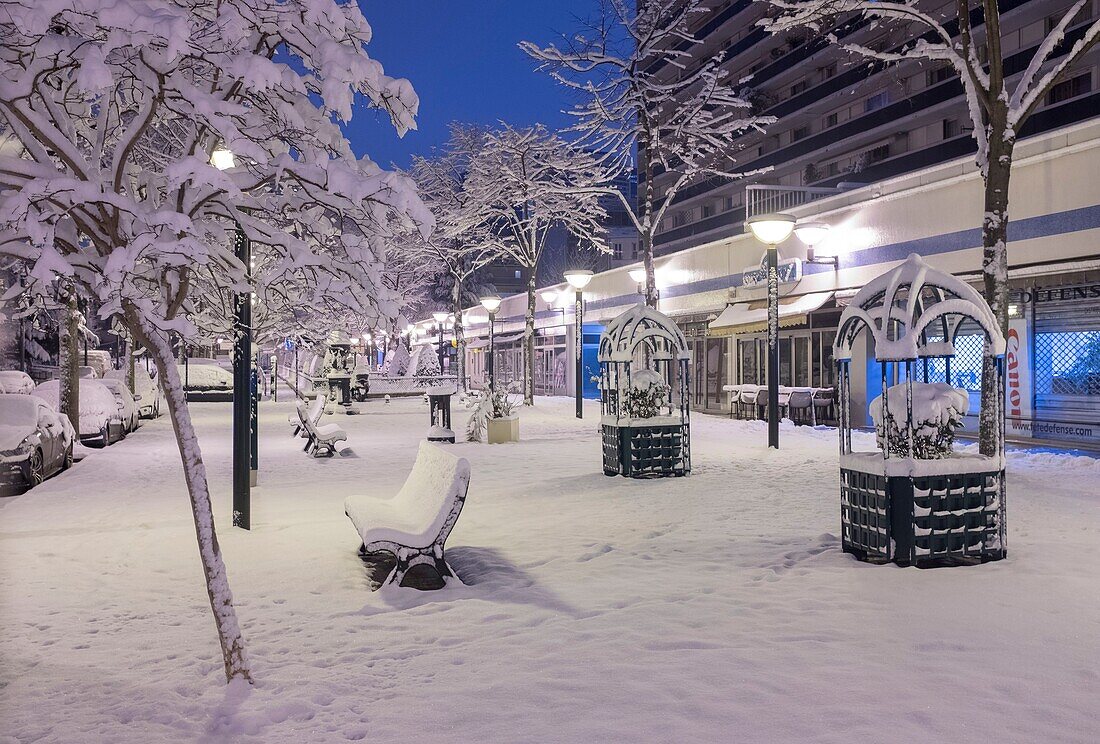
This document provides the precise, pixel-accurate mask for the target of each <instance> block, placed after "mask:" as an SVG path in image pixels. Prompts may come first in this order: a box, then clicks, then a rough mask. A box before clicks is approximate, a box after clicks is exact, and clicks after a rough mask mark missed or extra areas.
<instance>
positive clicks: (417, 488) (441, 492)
mask: <svg viewBox="0 0 1100 744" xmlns="http://www.w3.org/2000/svg"><path fill="white" fill-rule="evenodd" d="M469 487H470V463H469V461H468V460H466V458H464V457H455V456H454V455H452V454H450V453H449V452H445V451H444V450H443V449H442V448H440V447H437V446H436V445H434V444H430V443H429V442H421V443H420V451H419V452H418V453H417V455H416V463H415V464H414V465H413V469H412V472H411V473H409V477H408V478H407V479H406V480H405V485H403V486H402V487H401V490H400V491H398V492H397V495H396V496H394V497H393V498H392V499H382V498H377V497H375V496H366V495H353V496H348V498H347V499H346V500H345V501H344V513H345V514H347V515H348V518H349V519H351V523H352V524H353V525H355V529H356V531H358V532H359V537H360V539H361V540H362V544H361V545H360V547H359V552H360V554H362V555H366V554H368V553H379V552H386V553H392V554H393V555H394V557H396V558H397V565H396V566H395V567H394V569H393V571H392V572H391V573H390V575H389V578H388V579H387V580H386V583H387V584H398V585H402V586H404V585H405V584H404V579H405V575H406V574H407V573H408V572H409V571H410V570H412V569H414V568H416V567H417V566H426V567H427V568H425V569H420V570H421V571H427V572H430V571H432V570H434V571H435V572H436V573H437V574H438V579H439V581H438V582H437V583H438V585H442V584H443V583H445V582H446V577H449V576H454V572H453V571H451V568H450V566H448V565H447V561H446V560H445V559H444V557H443V544H444V543H445V542H446V541H447V536H448V535H450V534H451V529H452V528H453V527H454V525H455V522H456V521H458V515H459V513H461V511H462V505H463V504H464V503H465V501H466V491H467V489H468V488H469ZM417 573H419V571H417ZM417 578H419V577H417ZM431 578H434V577H431Z"/></svg>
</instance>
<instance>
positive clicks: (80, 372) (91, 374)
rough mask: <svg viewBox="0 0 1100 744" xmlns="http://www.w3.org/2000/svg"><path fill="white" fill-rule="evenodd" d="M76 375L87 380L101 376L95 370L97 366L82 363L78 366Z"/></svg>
mask: <svg viewBox="0 0 1100 744" xmlns="http://www.w3.org/2000/svg"><path fill="white" fill-rule="evenodd" d="M76 376H77V377H81V378H84V379H86V380H95V379H98V378H99V373H98V372H96V371H95V367H85V366H84V365H80V366H79V367H77V368H76Z"/></svg>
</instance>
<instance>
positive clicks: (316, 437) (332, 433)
mask: <svg viewBox="0 0 1100 744" xmlns="http://www.w3.org/2000/svg"><path fill="white" fill-rule="evenodd" d="M321 405H322V410H323V406H324V404H323V403H322V404H321ZM297 411H298V420H299V422H300V423H301V424H302V429H303V430H304V431H305V433H306V446H305V447H303V448H302V450H303V451H304V452H310V451H311V450H312V454H313V456H314V457H332V456H333V455H334V454H335V453H336V443H337V442H343V441H345V440H347V438H348V435H347V434H346V433H345V432H344V430H343V429H341V428H340V427H339V426H337V425H336V424H325V425H323V426H317V425H315V424H314V423H313V419H312V417H311V416H310V415H309V413H308V412H307V411H306V410H305V407H304V406H302V405H301V404H299V405H298V408H297Z"/></svg>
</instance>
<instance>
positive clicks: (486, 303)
mask: <svg viewBox="0 0 1100 744" xmlns="http://www.w3.org/2000/svg"><path fill="white" fill-rule="evenodd" d="M481 306H482V307H483V308H485V309H486V310H487V311H488V313H489V391H490V392H495V391H496V389H497V379H496V370H495V364H494V360H493V357H495V356H496V349H495V348H494V346H495V342H496V338H495V335H494V328H495V326H496V316H497V310H499V309H500V298H499V297H497V296H496V295H486V296H485V297H482V298H481Z"/></svg>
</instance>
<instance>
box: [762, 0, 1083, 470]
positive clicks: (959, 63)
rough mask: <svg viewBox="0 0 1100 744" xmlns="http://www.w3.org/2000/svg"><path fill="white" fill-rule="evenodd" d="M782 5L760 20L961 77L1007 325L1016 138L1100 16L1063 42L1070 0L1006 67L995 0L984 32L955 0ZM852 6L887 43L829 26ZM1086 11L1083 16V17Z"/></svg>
mask: <svg viewBox="0 0 1100 744" xmlns="http://www.w3.org/2000/svg"><path fill="white" fill-rule="evenodd" d="M758 1H759V2H766V3H768V4H769V5H772V6H774V7H775V8H777V9H779V11H781V12H780V13H779V15H778V16H777V17H776V18H774V19H769V20H765V21H763V22H762V24H763V25H764V26H765V28H767V29H768V30H769V31H772V32H775V33H779V32H783V31H786V30H788V29H792V28H807V29H810V30H812V31H814V32H817V33H827V34H829V38H830V39H831V40H832V41H833V42H834V43H836V44H838V45H840V46H841V47H843V48H845V49H847V50H849V51H851V52H854V53H856V54H859V55H862V56H864V57H868V58H870V59H875V60H881V61H884V62H887V63H902V62H906V61H910V60H917V61H921V62H932V63H939V64H946V65H949V66H950V68H951V69H952V70H953V71H954V72H955V74H957V75H958V76H959V80H960V81H961V82H962V86H963V90H964V91H965V94H966V101H967V108H968V110H969V113H970V121H971V132H973V136H974V139H975V141H976V142H977V144H978V153H977V165H978V169H979V171H980V172H981V175H982V179H983V181H984V184H985V196H984V213H985V216H984V218H983V220H982V269H983V280H984V290H985V298H986V300H987V301H988V302H989V305H990V307H991V308H992V309H993V313H994V314H995V315H996V316H997V319H998V322H999V323H1000V325H1001V332H1002V333H1005V334H1006V335H1007V333H1008V194H1009V191H1008V188H1009V180H1010V177H1011V175H1012V154H1013V149H1014V148H1015V146H1016V139H1017V137H1018V136H1019V134H1020V131H1021V129H1022V128H1023V126H1024V124H1025V123H1026V122H1027V120H1028V117H1030V116H1031V114H1032V113H1033V112H1034V111H1035V109H1036V108H1037V107H1038V106H1039V104H1040V103H1041V102H1042V101H1043V99H1044V97H1045V96H1046V95H1047V93H1049V92H1050V89H1051V88H1052V87H1053V86H1054V85H1055V84H1056V83H1057V82H1058V81H1059V79H1060V78H1061V77H1062V75H1063V73H1065V72H1066V71H1067V70H1070V69H1072V68H1073V67H1074V66H1075V65H1077V64H1078V62H1080V60H1081V58H1082V57H1084V56H1085V54H1087V53H1088V52H1089V51H1090V50H1091V49H1092V48H1093V47H1094V46H1096V43H1097V41H1098V40H1100V21H1093V22H1092V23H1091V24H1089V25H1088V26H1087V27H1086V28H1084V31H1083V33H1080V34H1078V35H1077V36H1076V38H1075V39H1074V40H1073V41H1072V43H1068V44H1067V43H1066V31H1067V29H1069V28H1070V26H1071V25H1077V24H1078V23H1079V22H1080V21H1081V19H1082V15H1083V14H1082V11H1086V10H1088V9H1089V8H1090V4H1091V2H1092V0H1076V2H1074V3H1073V4H1072V5H1070V6H1069V8H1067V9H1065V10H1064V11H1062V12H1061V14H1060V15H1059V16H1057V17H1056V18H1055V22H1053V23H1052V24H1051V26H1050V30H1049V31H1048V32H1047V35H1046V37H1045V38H1044V39H1043V40H1042V41H1041V42H1040V43H1039V45H1038V47H1037V49H1036V52H1035V54H1034V56H1033V57H1032V58H1031V61H1030V62H1029V63H1028V66H1027V68H1026V69H1025V70H1024V71H1023V74H1022V75H1020V76H1019V77H1016V78H1015V80H1014V81H1012V82H1010V80H1009V79H1008V78H1012V77H1014V76H1013V75H1011V74H1008V73H1007V71H1006V70H1005V64H1004V51H1003V48H1002V41H1001V14H1000V8H999V7H998V2H997V0H983V2H981V3H979V4H978V6H979V8H980V16H979V17H980V18H981V20H982V21H984V23H983V25H984V33H983V32H981V31H980V30H979V29H977V28H976V27H975V23H974V19H975V16H974V11H973V10H972V8H971V6H972V5H973V3H970V2H967V1H966V0H957V1H956V2H955V3H952V4H949V5H947V6H942V5H941V6H939V7H938V8H936V9H927V8H926V7H924V6H928V5H929V4H928V3H924V2H921V1H920V0H885V1H883V2H879V1H878V0H758ZM853 15H863V16H865V17H867V18H869V19H872V20H873V22H874V23H877V24H879V25H880V26H882V27H883V28H886V29H889V30H892V31H894V32H895V34H896V38H895V43H894V45H893V46H892V47H891V48H886V49H881V50H880V49H871V48H868V47H867V46H863V45H861V44H858V43H848V42H844V41H842V40H840V39H838V38H837V37H836V36H835V35H833V34H832V33H831V29H833V28H835V27H836V26H837V25H838V24H839V23H841V22H845V21H848V20H850V19H851V18H852V17H853ZM1084 17H1087V16H1084ZM991 351H992V349H991V347H989V345H987V346H986V352H987V356H986V357H985V359H984V363H983V368H982V402H983V405H982V418H981V422H980V426H981V431H980V435H979V436H980V446H981V451H982V453H983V454H987V455H991V454H993V453H994V452H995V451H996V446H997V438H998V436H999V433H998V432H997V413H996V412H997V405H996V397H997V395H998V391H997V389H996V374H995V367H994V363H995V362H994V359H993V357H992V356H989V354H990V353H991Z"/></svg>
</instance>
